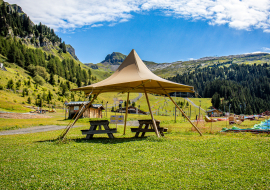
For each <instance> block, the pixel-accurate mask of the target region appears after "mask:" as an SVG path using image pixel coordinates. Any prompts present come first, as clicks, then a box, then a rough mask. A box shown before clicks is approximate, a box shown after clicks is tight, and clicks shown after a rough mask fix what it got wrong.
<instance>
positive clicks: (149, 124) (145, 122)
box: [131, 119, 167, 137]
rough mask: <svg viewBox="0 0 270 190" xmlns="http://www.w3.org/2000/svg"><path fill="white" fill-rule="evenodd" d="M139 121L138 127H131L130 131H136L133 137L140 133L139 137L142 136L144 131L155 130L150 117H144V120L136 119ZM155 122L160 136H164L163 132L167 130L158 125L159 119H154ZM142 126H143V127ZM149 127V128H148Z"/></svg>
mask: <svg viewBox="0 0 270 190" xmlns="http://www.w3.org/2000/svg"><path fill="white" fill-rule="evenodd" d="M138 121H139V124H140V125H139V127H138V128H131V132H136V134H135V137H139V134H140V133H142V134H141V137H144V135H145V133H146V132H155V129H154V126H153V121H152V119H146V120H138ZM155 121H156V124H157V128H158V131H159V132H160V134H161V136H164V134H163V132H167V128H163V127H160V126H159V124H160V121H158V120H155ZM143 126H144V128H143ZM149 127H150V128H149Z"/></svg>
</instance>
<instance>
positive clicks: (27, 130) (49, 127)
mask: <svg viewBox="0 0 270 190" xmlns="http://www.w3.org/2000/svg"><path fill="white" fill-rule="evenodd" d="M119 125H123V124H119ZM127 126H139V122H138V121H128V122H127ZM66 127H67V126H59V125H46V126H37V127H29V128H24V129H16V130H7V131H0V135H20V134H27V133H38V132H46V131H54V130H62V129H65V128H66ZM74 127H82V125H79V126H73V128H74Z"/></svg>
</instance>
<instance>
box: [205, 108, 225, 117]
mask: <svg viewBox="0 0 270 190" xmlns="http://www.w3.org/2000/svg"><path fill="white" fill-rule="evenodd" d="M206 113H207V115H208V116H209V117H211V115H212V117H220V116H222V114H223V112H222V111H220V110H217V109H211V110H208V111H206Z"/></svg>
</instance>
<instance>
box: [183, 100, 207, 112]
mask: <svg viewBox="0 0 270 190" xmlns="http://www.w3.org/2000/svg"><path fill="white" fill-rule="evenodd" d="M185 99H186V100H187V101H189V102H190V103H191V104H192V105H193V106H194V107H196V108H200V107H199V106H197V105H196V104H194V102H192V101H191V100H190V99H188V98H185ZM201 110H202V111H204V112H205V110H204V109H202V108H201Z"/></svg>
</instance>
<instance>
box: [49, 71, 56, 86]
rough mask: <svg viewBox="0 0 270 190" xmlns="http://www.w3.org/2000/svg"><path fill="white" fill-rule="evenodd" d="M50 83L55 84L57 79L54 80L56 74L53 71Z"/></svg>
mask: <svg viewBox="0 0 270 190" xmlns="http://www.w3.org/2000/svg"><path fill="white" fill-rule="evenodd" d="M49 83H50V84H51V85H55V80H54V74H53V73H51V74H50V80H49Z"/></svg>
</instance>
